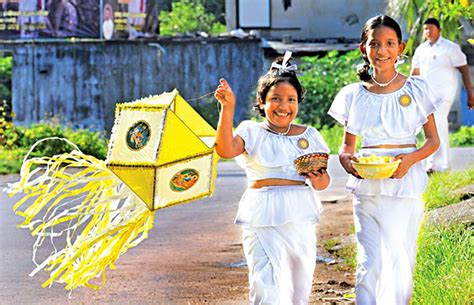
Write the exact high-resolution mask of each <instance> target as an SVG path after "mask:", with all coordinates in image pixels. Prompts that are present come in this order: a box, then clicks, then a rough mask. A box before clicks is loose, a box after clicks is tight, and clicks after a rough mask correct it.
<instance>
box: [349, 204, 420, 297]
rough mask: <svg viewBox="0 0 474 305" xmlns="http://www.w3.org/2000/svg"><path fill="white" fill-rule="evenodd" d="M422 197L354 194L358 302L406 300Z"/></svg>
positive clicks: (412, 266)
mask: <svg viewBox="0 0 474 305" xmlns="http://www.w3.org/2000/svg"><path fill="white" fill-rule="evenodd" d="M422 217H423V201H422V199H421V196H420V197H419V198H418V199H412V198H397V197H388V196H355V197H354V225H355V230H356V237H357V272H356V275H357V280H356V300H357V304H358V305H405V304H410V298H411V294H412V286H413V271H414V266H415V259H416V241H417V237H418V232H419V229H420V224H421V220H422Z"/></svg>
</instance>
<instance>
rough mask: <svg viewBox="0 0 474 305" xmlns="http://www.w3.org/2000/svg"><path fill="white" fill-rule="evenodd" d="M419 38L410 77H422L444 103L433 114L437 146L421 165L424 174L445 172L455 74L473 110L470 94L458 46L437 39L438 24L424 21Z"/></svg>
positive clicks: (462, 55)
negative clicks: (423, 168) (438, 139)
mask: <svg viewBox="0 0 474 305" xmlns="http://www.w3.org/2000/svg"><path fill="white" fill-rule="evenodd" d="M423 35H424V36H425V38H426V41H425V42H424V43H422V44H421V45H420V46H418V48H416V50H415V55H414V56H413V61H412V71H411V74H412V75H421V76H422V77H424V78H425V79H426V81H427V82H428V84H429V85H430V87H431V89H432V90H433V92H434V94H436V95H437V96H438V97H439V98H441V99H442V100H443V101H444V103H442V105H441V106H440V108H439V109H437V110H436V112H435V121H436V127H437V129H438V134H439V138H440V142H441V145H440V147H439V149H438V151H437V152H436V153H434V154H432V155H431V156H429V157H428V158H427V159H426V163H425V165H426V170H427V172H428V173H431V172H433V171H445V170H448V169H449V154H448V152H449V138H448V134H449V130H448V114H449V110H450V109H451V106H452V104H453V102H454V99H455V98H456V96H457V93H458V89H459V83H458V73H459V72H461V75H462V79H463V82H464V86H465V88H466V91H467V97H468V101H467V103H468V107H469V109H474V95H473V93H472V85H471V77H470V75H469V68H468V66H467V60H466V55H465V54H464V53H463V52H462V51H461V48H460V46H459V45H457V44H456V43H454V42H452V41H449V40H447V39H445V38H443V37H441V28H440V25H439V21H438V20H437V19H435V18H428V19H427V20H426V21H425V22H424V25H423ZM458 71H459V72H458Z"/></svg>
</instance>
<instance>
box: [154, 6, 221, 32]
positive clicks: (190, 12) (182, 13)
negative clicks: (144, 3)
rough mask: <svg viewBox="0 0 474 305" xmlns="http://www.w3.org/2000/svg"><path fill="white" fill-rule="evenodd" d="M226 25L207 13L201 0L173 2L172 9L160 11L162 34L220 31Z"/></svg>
mask: <svg viewBox="0 0 474 305" xmlns="http://www.w3.org/2000/svg"><path fill="white" fill-rule="evenodd" d="M225 30H226V28H225V26H224V25H223V24H221V23H219V22H218V21H217V20H216V17H215V16H214V15H213V14H211V13H207V12H206V10H205V8H204V6H203V5H202V4H201V1H199V0H180V1H176V2H173V3H172V4H171V11H170V12H166V11H161V12H160V34H161V35H176V34H185V33H193V32H198V31H203V32H207V33H216V34H217V33H220V32H224V31H225Z"/></svg>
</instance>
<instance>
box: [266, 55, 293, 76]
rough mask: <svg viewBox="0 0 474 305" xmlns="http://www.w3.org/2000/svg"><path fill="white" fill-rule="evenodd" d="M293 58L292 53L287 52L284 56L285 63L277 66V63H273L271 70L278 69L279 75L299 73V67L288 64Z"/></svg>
mask: <svg viewBox="0 0 474 305" xmlns="http://www.w3.org/2000/svg"><path fill="white" fill-rule="evenodd" d="M290 58H291V52H290V51H286V52H285V55H284V56H283V62H282V63H281V65H279V64H277V63H272V66H271V68H276V69H278V74H280V75H281V74H283V73H288V72H294V73H296V72H298V66H297V65H295V64H293V65H289V64H288V60H290Z"/></svg>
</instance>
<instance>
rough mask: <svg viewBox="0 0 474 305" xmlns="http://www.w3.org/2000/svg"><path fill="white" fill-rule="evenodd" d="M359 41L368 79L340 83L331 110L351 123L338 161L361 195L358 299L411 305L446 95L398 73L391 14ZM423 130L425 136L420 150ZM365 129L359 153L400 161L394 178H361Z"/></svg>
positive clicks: (369, 26) (398, 47)
mask: <svg viewBox="0 0 474 305" xmlns="http://www.w3.org/2000/svg"><path fill="white" fill-rule="evenodd" d="M359 47H360V51H361V53H362V56H363V58H364V60H365V65H364V67H363V68H362V69H361V70H360V71H358V74H359V78H360V79H361V82H360V83H355V84H351V85H348V86H346V87H344V88H343V89H341V91H340V92H339V93H338V95H337V96H336V98H335V100H334V102H333V104H332V106H331V108H330V110H329V114H330V115H331V116H332V117H334V118H335V119H336V120H337V121H339V122H340V123H342V124H343V125H344V126H345V134H344V139H343V144H342V146H341V149H340V151H339V159H340V162H341V164H342V166H343V167H344V169H345V170H346V171H347V172H348V173H349V174H351V175H352V176H350V178H349V181H348V184H347V188H348V189H349V190H351V191H352V192H353V194H354V222H355V229H356V237H357V246H358V247H357V251H358V253H357V280H356V300H357V304H359V305H373V304H377V305H402V304H409V303H410V298H411V293H412V281H413V270H414V265H415V258H416V240H417V236H418V231H419V228H420V222H421V219H422V216H423V202H422V194H423V192H424V191H425V189H426V186H427V182H428V177H427V175H426V173H425V171H424V170H423V167H422V165H421V162H420V161H421V160H422V159H424V158H426V157H427V156H429V155H430V154H432V153H433V152H435V151H436V149H437V148H438V147H439V139H438V134H437V131H436V127H435V123H434V118H433V112H434V111H435V109H436V107H437V106H438V105H439V104H440V103H441V100H438V99H437V98H435V97H434V95H433V94H432V93H431V91H430V89H429V87H428V86H427V84H426V82H425V81H424V80H423V79H421V78H419V77H408V78H407V77H406V76H404V75H402V74H400V73H398V72H397V70H396V66H395V63H396V62H397V60H398V57H399V55H401V54H402V52H403V50H404V47H405V45H404V43H403V42H402V35H401V30H400V27H399V25H398V24H397V22H396V21H394V20H393V19H392V18H390V17H388V16H376V17H374V18H372V19H370V20H368V21H367V22H366V24H365V26H364V29H363V32H362V38H361V42H360V45H359ZM369 72H370V73H369ZM421 128H423V130H424V133H425V138H426V141H425V143H424V145H423V146H421V147H420V148H418V149H417V148H416V146H415V144H416V134H417V132H418V131H419V130H420V129H421ZM358 135H360V136H361V137H362V150H361V151H360V154H364V155H365V154H376V155H391V156H395V159H401V163H400V165H399V167H398V169H397V170H396V171H395V173H394V174H393V176H392V177H391V179H361V178H360V176H359V174H358V173H357V171H356V170H355V169H354V167H353V166H352V164H351V161H352V160H354V161H357V157H356V156H355V146H356V137H357V136H358Z"/></svg>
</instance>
